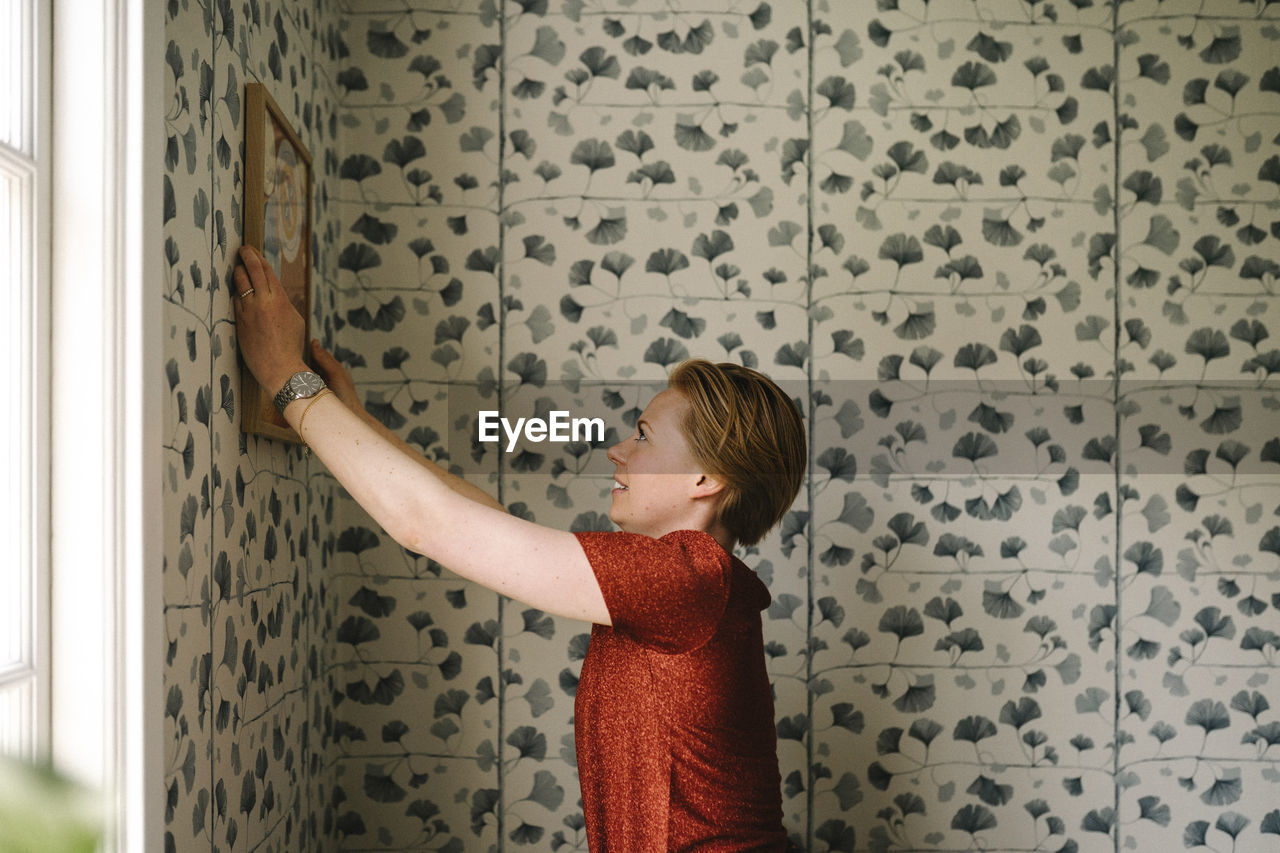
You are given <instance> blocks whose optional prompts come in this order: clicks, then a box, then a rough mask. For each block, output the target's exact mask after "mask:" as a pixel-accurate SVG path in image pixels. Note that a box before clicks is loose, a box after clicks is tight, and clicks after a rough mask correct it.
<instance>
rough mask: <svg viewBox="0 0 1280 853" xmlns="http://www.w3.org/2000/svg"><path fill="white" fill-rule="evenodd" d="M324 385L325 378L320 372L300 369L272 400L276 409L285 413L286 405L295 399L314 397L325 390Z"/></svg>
mask: <svg viewBox="0 0 1280 853" xmlns="http://www.w3.org/2000/svg"><path fill="white" fill-rule="evenodd" d="M324 387H325V386H324V380H323V379H321V378H320V376H319V374H316V373H312V372H311V371H310V370H299V371H298V372H297V373H295V374H293V375H292V376H290V377H289V381H288V382H286V383H284V387H283V388H281V389H280V391H279V393H278V394H276V396H275V399H274V400H273V401H272V402H274V403H275V404H276V411H278V412H279V413H280V414H282V415H283V414H284V410H285V407H286V406H288V405H289V404H290V403H292V402H293V401H294V400H301V399H303V398H304V397H314V396H315V395H317V394H319V393H320V392H321V391H322V390H324Z"/></svg>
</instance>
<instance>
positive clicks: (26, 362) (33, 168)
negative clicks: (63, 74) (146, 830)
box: [0, 0, 49, 759]
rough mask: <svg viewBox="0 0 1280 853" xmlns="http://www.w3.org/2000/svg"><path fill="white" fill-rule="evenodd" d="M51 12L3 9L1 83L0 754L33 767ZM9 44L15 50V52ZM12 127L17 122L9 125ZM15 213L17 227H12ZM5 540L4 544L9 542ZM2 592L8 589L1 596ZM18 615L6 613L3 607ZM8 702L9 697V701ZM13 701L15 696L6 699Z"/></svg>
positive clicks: (42, 509)
mask: <svg viewBox="0 0 1280 853" xmlns="http://www.w3.org/2000/svg"><path fill="white" fill-rule="evenodd" d="M48 12H49V9H48V4H47V3H46V2H44V0H21V2H12V0H11V5H9V6H8V8H7V9H6V10H5V14H4V19H5V20H4V25H5V26H7V27H9V28H10V39H9V41H10V44H13V45H14V48H15V49H14V50H12V52H11V53H10V55H8V56H4V57H0V63H3V64H4V67H3V69H0V70H2V71H3V73H2V74H0V77H2V78H3V79H4V80H5V83H6V89H7V91H6V92H5V96H6V97H8V98H9V99H10V102H9V103H8V104H6V106H5V114H6V119H7V122H12V123H7V126H6V130H7V132H6V134H5V135H6V137H7V138H8V144H0V161H2V162H3V163H4V165H5V171H6V172H7V173H9V174H10V175H14V176H16V177H17V182H16V184H15V185H11V189H14V190H16V191H17V197H16V198H11V199H10V201H11V202H13V201H16V202H17V205H16V208H17V209H16V210H15V208H14V207H13V206H11V207H10V208H9V209H8V210H6V211H5V217H6V220H7V222H6V227H5V233H4V234H0V239H3V241H4V243H5V244H7V248H8V251H7V253H6V254H7V255H8V257H6V258H4V268H5V269H6V270H7V271H10V272H13V273H14V274H15V275H14V280H12V281H6V283H5V291H6V292H5V293H4V297H3V299H2V300H0V305H3V306H4V310H5V311H7V312H9V316H7V317H6V321H7V322H6V329H8V330H13V331H14V332H15V333H14V334H11V335H8V340H6V341H4V353H5V356H4V358H5V360H6V362H7V366H8V367H9V368H10V369H11V370H16V371H17V375H16V377H15V380H16V381H15V382H14V384H13V387H12V394H13V397H12V399H13V400H14V402H15V405H14V407H13V408H12V409H11V410H10V412H9V414H8V415H7V416H8V417H12V416H13V415H15V414H16V415H18V419H17V420H16V422H15V421H11V423H10V426H11V427H13V428H15V431H14V433H10V434H9V442H8V444H7V446H5V447H3V448H0V452H3V453H5V454H7V455H8V460H7V464H6V470H7V471H8V472H9V475H10V477H11V479H10V480H9V482H8V483H6V484H5V486H6V487H10V486H12V487H15V491H14V492H13V493H11V494H10V497H13V498H16V499H17V503H16V505H14V506H11V507H10V508H9V511H8V512H7V513H6V516H7V517H6V518H4V519H3V522H2V523H3V527H4V528H5V529H6V531H11V532H12V541H13V545H14V553H13V554H12V557H11V559H14V560H15V561H16V565H13V566H12V567H11V568H10V569H8V571H9V572H12V574H10V575H9V577H8V578H7V579H6V580H8V581H9V582H10V583H7V584H6V587H7V588H11V587H10V584H12V583H13V582H15V581H16V587H17V589H16V593H17V594H16V596H15V597H14V599H12V600H10V601H7V602H5V605H6V606H5V608H4V610H5V612H4V616H5V618H6V621H7V619H8V618H10V616H11V615H12V617H16V618H13V621H12V622H11V623H9V624H0V631H2V632H5V633H6V634H8V636H7V637H6V641H7V642H6V644H8V643H14V644H15V645H16V647H17V648H16V649H15V650H16V651H17V659H16V660H11V661H9V666H8V667H6V668H5V669H4V670H3V671H0V686H4V687H7V688H15V687H24V686H25V687H26V689H27V696H26V700H25V702H24V704H25V705H26V707H25V708H24V709H23V710H22V711H20V712H19V715H18V717H17V718H16V719H14V718H10V719H9V720H8V721H7V725H6V729H7V730H6V731H0V747H2V748H3V751H5V752H8V753H11V754H13V755H14V756H16V757H21V758H26V759H33V758H37V757H39V756H43V755H45V754H47V751H48V745H49V718H48V707H49V642H48V624H49V619H48V613H49V596H48V584H49V548H48V531H49V527H48V520H49V513H48V498H49V478H48V458H49V457H48V450H49V442H48V425H49V418H48V384H49V382H48V376H49V372H48V363H49V358H48V356H49V347H48V326H49V320H48V307H49V299H48V291H49V287H48V283H49V282H48V269H49V263H48V261H49V244H48V239H49V228H48V210H49V192H48V190H49V133H48V130H49V115H48V110H47V108H46V104H47V103H48V93H49V50H48V44H49V41H48V37H49V14H48ZM15 42H16V44H15ZM15 119H16V121H14V120H15ZM14 213H16V214H17V217H16V218H12V219H11V218H9V217H10V216H11V215H12V214H14ZM6 538H9V537H6ZM8 591H9V589H6V593H7V592H8ZM15 606H16V608H17V612H16V613H13V612H12V611H10V610H9V607H15ZM10 695H11V696H12V694H10ZM13 698H14V699H15V700H16V697H13Z"/></svg>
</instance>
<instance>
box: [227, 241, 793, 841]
mask: <svg viewBox="0 0 1280 853" xmlns="http://www.w3.org/2000/svg"><path fill="white" fill-rule="evenodd" d="M240 259H241V264H240V265H237V267H236V270H235V274H234V278H235V283H236V289H237V296H236V297H235V298H234V303H235V306H236V308H235V310H236V330H237V335H238V337H239V341H240V348H241V352H242V353H243V356H244V359H245V362H246V363H247V364H248V366H249V368H250V370H252V371H253V374H254V376H255V377H256V378H257V380H258V382H259V383H260V384H261V385H262V386H263V387H264V388H268V389H273V390H274V389H277V388H278V389H281V393H280V395H278V396H277V404H278V405H280V406H281V407H282V409H283V414H284V417H285V418H286V420H288V422H289V424H290V425H291V426H293V427H294V429H295V430H297V432H298V433H299V435H301V437H302V438H303V440H304V441H305V442H306V443H307V444H308V445H310V447H311V448H312V450H313V451H314V452H315V453H316V455H317V456H319V457H320V459H321V461H322V462H324V464H325V465H326V467H328V469H329V471H330V472H332V473H333V475H334V476H335V477H337V479H338V481H339V482H340V483H342V485H343V486H344V487H345V488H346V489H347V491H348V492H350V493H351V495H352V497H354V498H355V499H356V500H357V501H358V502H359V503H360V505H361V506H363V507H364V508H365V509H366V510H367V511H368V512H369V514H370V515H371V516H372V517H373V519H374V520H375V521H377V522H378V523H379V524H380V525H382V527H383V529H385V530H386V531H387V533H388V535H390V536H391V537H392V538H393V539H395V540H396V542H398V543H399V544H401V545H402V546H404V547H405V548H407V549H409V550H411V551H414V552H417V553H420V554H425V555H427V556H429V557H431V558H433V559H435V560H436V561H438V562H440V563H442V564H443V565H445V566H447V567H448V568H449V569H451V570H452V571H454V572H456V573H457V574H459V575H462V576H463V577H466V578H469V579H471V580H473V581H475V582H477V583H480V584H483V585H484V586H487V587H489V588H490V589H493V590H495V591H497V592H499V593H501V594H502V595H505V596H508V597H510V598H514V599H517V600H519V601H522V602H524V603H525V604H528V605H530V606H532V607H536V608H538V609H540V610H544V611H546V612H548V613H554V614H558V615H560V616H567V617H569V618H572V619H580V620H583V621H586V622H591V623H593V628H592V633H591V644H590V647H589V651H588V653H587V656H586V660H585V661H584V662H583V665H582V675H581V679H580V681H579V684H578V692H577V698H576V700H575V705H574V711H575V724H574V734H575V739H576V744H577V754H578V773H579V778H580V781H581V784H582V804H583V811H584V814H585V817H586V827H587V838H588V843H589V844H590V847H591V849H592V850H593V851H595V853H603V851H616V852H617V853H647V852H648V851H667V850H695V849H696V850H707V851H734V850H776V851H782V850H785V849H786V833H785V832H784V830H783V828H782V802H781V792H780V788H781V780H780V776H779V772H778V760H777V746H776V740H775V735H774V721H773V697H772V692H771V688H770V685H769V679H768V676H767V674H766V672H765V667H764V644H763V638H762V633H761V623H760V611H761V610H763V609H764V608H766V607H768V605H769V593H768V590H767V589H766V588H765V586H764V584H763V583H762V582H761V581H760V580H759V578H757V577H756V576H755V574H754V573H753V572H751V571H750V570H749V569H748V568H747V567H746V566H745V565H744V564H743V563H742V561H740V560H738V559H737V558H735V557H733V556H732V553H733V548H734V546H735V545H738V544H741V545H753V544H755V543H756V542H757V541H759V540H760V538H761V537H763V536H764V534H765V533H766V532H768V530H769V529H771V528H772V527H773V526H774V525H776V524H777V523H778V521H780V520H781V518H782V516H783V515H784V514H785V513H786V511H787V509H788V507H789V506H790V505H791V502H792V501H793V500H794V499H795V496H796V493H797V492H798V490H799V488H800V482H801V479H802V476H803V472H804V469H805V464H806V451H805V439H804V431H803V426H802V423H801V420H800V416H799V413H798V411H797V410H796V407H795V405H794V403H792V401H791V400H790V399H788V398H787V396H786V395H785V394H783V393H782V391H781V390H780V389H779V388H778V387H777V386H776V385H774V384H773V383H772V382H770V381H769V380H768V379H766V378H765V377H764V376H762V375H761V374H759V373H756V372H754V371H751V370H748V369H747V368H744V367H739V366H737V365H732V364H722V365H712V364H709V363H708V362H705V361H691V362H685V363H684V364H682V365H680V366H679V367H677V368H676V369H675V370H674V371H673V373H672V375H671V377H670V379H669V387H668V388H667V389H666V390H664V391H662V392H661V393H659V394H658V395H657V396H655V397H654V398H653V400H652V401H651V402H650V403H649V405H648V406H647V407H646V408H645V410H644V412H643V413H642V414H641V416H640V418H639V420H638V422H637V424H636V429H635V432H634V433H633V434H632V435H631V436H630V437H629V438H627V439H625V440H624V441H622V442H620V443H619V444H617V445H615V446H614V447H612V448H610V450H609V451H608V458H609V459H610V460H611V461H612V462H613V464H614V465H615V466H616V470H615V474H614V488H613V492H612V499H611V506H610V509H609V517H610V519H612V520H613V522H614V523H615V524H617V526H618V527H619V528H621V529H622V531H623V532H621V533H601V532H591V533H578V534H571V533H566V532H563V531H559V530H553V529H551V528H548V527H542V526H539V525H537V524H533V523H531V522H528V521H525V520H523V519H520V518H517V517H515V516H512V515H509V514H507V513H506V512H505V511H504V510H503V508H502V506H501V505H500V504H498V503H497V502H496V501H495V500H493V499H492V498H491V497H490V496H489V495H487V494H486V493H485V492H483V491H482V490H480V489H478V488H476V487H475V486H472V485H471V484H469V483H467V482H466V481H465V480H462V479H460V478H458V477H455V476H453V475H452V474H450V473H448V472H447V471H444V470H443V469H441V468H439V467H438V466H436V465H434V464H433V463H432V462H430V461H429V460H427V459H425V458H423V457H422V456H420V455H419V454H417V453H415V452H414V451H413V450H412V449H410V448H409V447H408V445H406V444H404V443H403V442H401V441H400V440H399V439H397V438H396V437H395V436H394V434H392V433H391V432H390V431H389V430H387V429H386V428H385V427H383V426H382V425H381V424H379V423H378V422H377V421H376V420H375V419H374V418H373V417H371V416H370V415H368V413H366V412H365V411H364V410H363V407H362V406H361V405H360V403H359V400H358V398H357V396H356V393H355V388H354V386H353V384H352V382H351V378H350V376H349V374H347V372H346V370H345V369H343V368H342V367H341V366H340V365H339V364H338V363H337V362H336V361H335V360H334V359H333V357H332V356H331V355H329V353H327V352H325V351H324V350H323V349H322V348H321V347H320V346H319V344H318V343H317V342H315V341H313V342H312V343H311V352H312V355H313V358H314V361H315V362H316V364H317V366H318V368H319V370H320V371H322V372H323V373H324V375H325V376H324V378H325V379H327V380H328V383H329V384H330V385H332V386H333V387H332V390H333V391H334V392H335V393H333V394H330V393H328V392H329V390H330V389H329V388H322V385H321V383H320V382H319V381H318V378H315V377H308V376H306V375H305V374H307V373H308V370H307V366H306V365H305V364H304V363H303V361H302V359H301V358H300V356H299V353H300V352H301V351H302V337H303V333H304V331H303V330H304V328H305V326H304V323H303V320H302V318H301V317H300V316H299V315H298V313H297V311H296V310H295V309H294V308H293V306H292V305H291V304H290V303H289V300H288V298H287V297H286V296H285V294H284V291H283V290H282V289H281V287H280V284H279V281H278V280H277V279H276V276H275V273H274V271H273V270H271V269H270V267H269V266H268V265H267V264H266V263H265V262H264V261H263V259H262V256H261V255H260V254H259V253H258V252H257V251H255V250H253V249H251V248H244V249H241V252H240Z"/></svg>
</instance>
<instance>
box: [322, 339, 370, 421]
mask: <svg viewBox="0 0 1280 853" xmlns="http://www.w3.org/2000/svg"><path fill="white" fill-rule="evenodd" d="M311 363H312V364H314V365H315V366H316V372H317V373H319V374H320V375H321V376H322V377H323V378H324V382H325V384H326V385H328V386H329V387H330V388H332V389H333V393H335V394H337V395H338V399H339V400H341V401H342V402H343V403H345V404H346V406H347V408H348V409H350V410H351V411H353V412H355V413H356V414H361V413H363V412H364V406H363V404H361V402H360V395H359V394H357V393H356V383H355V381H354V380H352V378H351V372H350V371H349V370H347V368H346V367H344V366H343V365H342V363H341V362H340V361H338V360H337V359H336V358H334V357H333V354H332V353H330V352H329V351H328V350H327V349H325V348H324V347H323V346H321V345H320V342H319V341H317V340H315V339H314V338H313V339H312V340H311Z"/></svg>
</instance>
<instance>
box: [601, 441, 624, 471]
mask: <svg viewBox="0 0 1280 853" xmlns="http://www.w3.org/2000/svg"><path fill="white" fill-rule="evenodd" d="M626 444H627V442H626V439H623V440H622V441H619V442H618V443H617V444H615V445H614V446H613V447H610V448H609V449H608V450H607V451H605V454H604V455H605V457H606V458H607V459H608V460H609V461H610V462H612V463H613V464H614V465H621V464H622V462H623V457H622V449H623V448H624V447H625V446H626Z"/></svg>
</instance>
